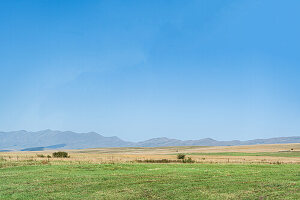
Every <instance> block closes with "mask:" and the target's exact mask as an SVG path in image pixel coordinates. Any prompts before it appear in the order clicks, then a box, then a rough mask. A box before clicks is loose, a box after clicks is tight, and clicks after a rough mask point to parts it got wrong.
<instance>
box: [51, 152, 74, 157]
mask: <svg viewBox="0 0 300 200" xmlns="http://www.w3.org/2000/svg"><path fill="white" fill-rule="evenodd" d="M52 156H53V157H54V158H70V156H69V155H68V153H67V152H64V151H59V152H54V153H53V154H52Z"/></svg>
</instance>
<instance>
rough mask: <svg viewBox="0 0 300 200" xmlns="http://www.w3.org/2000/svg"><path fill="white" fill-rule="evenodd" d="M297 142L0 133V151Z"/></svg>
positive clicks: (284, 140)
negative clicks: (130, 139) (133, 138)
mask: <svg viewBox="0 0 300 200" xmlns="http://www.w3.org/2000/svg"><path fill="white" fill-rule="evenodd" d="M281 143H300V136H292V137H278V138H269V139H255V140H248V141H239V140H232V141H217V140H214V139H212V138H203V139H199V140H178V139H171V138H167V137H157V138H152V139H148V140H145V141H141V142H127V141H124V140H122V139H120V138H118V137H116V136H112V137H105V136H102V135H100V134H98V133H96V132H88V133H76V132H72V131H55V130H51V129H46V130H42V131H37V132H29V131H25V130H20V131H12V132H0V151H1V150H22V149H27V150H28V149H53V148H64V149H83V148H98V147H99V148H100V147H162V146H233V145H254V144H281Z"/></svg>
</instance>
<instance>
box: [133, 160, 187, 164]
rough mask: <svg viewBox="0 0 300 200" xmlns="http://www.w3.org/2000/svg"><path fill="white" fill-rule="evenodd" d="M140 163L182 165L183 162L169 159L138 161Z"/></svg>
mask: <svg viewBox="0 0 300 200" xmlns="http://www.w3.org/2000/svg"><path fill="white" fill-rule="evenodd" d="M136 162H138V163H182V161H181V160H169V159H159V160H154V159H146V160H136Z"/></svg>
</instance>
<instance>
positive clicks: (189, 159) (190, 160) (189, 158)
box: [182, 157, 195, 163]
mask: <svg viewBox="0 0 300 200" xmlns="http://www.w3.org/2000/svg"><path fill="white" fill-rule="evenodd" d="M182 162H183V163H194V162H195V161H194V160H193V159H192V158H191V157H188V158H187V159H183V160H182Z"/></svg>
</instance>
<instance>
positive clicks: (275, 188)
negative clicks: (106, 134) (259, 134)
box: [0, 144, 300, 199]
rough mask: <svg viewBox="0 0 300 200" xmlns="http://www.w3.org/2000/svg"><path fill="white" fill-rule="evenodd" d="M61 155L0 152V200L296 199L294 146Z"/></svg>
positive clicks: (299, 185)
mask: <svg viewBox="0 0 300 200" xmlns="http://www.w3.org/2000/svg"><path fill="white" fill-rule="evenodd" d="M66 151H67V152H68V153H69V155H70V158H53V157H52V156H51V155H52V153H53V151H41V152H2V153H0V199H299V198H300V165H299V164H300V144H281V145H253V146H230V147H199V146H191V147H160V148H99V149H82V150H66ZM179 153H181V154H185V155H186V157H187V158H188V157H190V158H191V159H192V161H193V162H191V163H183V162H181V161H180V160H179V159H177V154H179ZM50 156H51V157H50Z"/></svg>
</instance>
